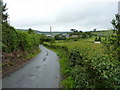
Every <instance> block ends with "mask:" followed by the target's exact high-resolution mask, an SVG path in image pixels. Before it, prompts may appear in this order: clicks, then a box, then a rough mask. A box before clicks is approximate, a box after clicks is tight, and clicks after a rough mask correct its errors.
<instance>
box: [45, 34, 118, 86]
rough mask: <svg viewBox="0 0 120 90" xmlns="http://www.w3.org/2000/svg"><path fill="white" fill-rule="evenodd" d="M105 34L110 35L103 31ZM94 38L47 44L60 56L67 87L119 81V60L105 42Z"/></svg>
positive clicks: (112, 84) (102, 38)
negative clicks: (95, 41) (96, 40)
mask: <svg viewBox="0 0 120 90" xmlns="http://www.w3.org/2000/svg"><path fill="white" fill-rule="evenodd" d="M99 33H100V32H99ZM104 35H107V33H106V34H104ZM95 38H96V36H95V37H90V38H83V39H78V40H77V41H74V40H56V41H55V43H54V44H52V45H51V44H49V43H48V42H45V43H44V44H45V45H46V46H47V47H49V48H51V49H52V50H54V51H56V53H57V55H58V56H59V57H60V58H61V59H60V64H61V73H62V77H63V80H62V82H61V87H64V88H115V87H120V85H119V84H120V83H119V78H120V76H119V72H120V71H119V70H120V67H118V66H119V62H118V61H117V60H116V58H114V57H113V55H112V54H113V53H112V52H111V51H110V49H108V47H106V45H105V43H104V40H105V37H101V40H102V43H94V40H95Z"/></svg>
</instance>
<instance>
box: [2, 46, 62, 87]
mask: <svg viewBox="0 0 120 90" xmlns="http://www.w3.org/2000/svg"><path fill="white" fill-rule="evenodd" d="M39 47H40V49H41V50H42V52H41V53H39V54H38V55H37V56H35V57H34V58H33V59H32V62H30V63H29V64H27V65H25V66H24V67H23V68H21V69H19V70H18V71H16V72H14V73H12V74H11V75H10V76H7V77H5V78H4V79H3V80H2V88H59V83H60V78H61V75H60V65H59V61H58V57H57V55H56V53H55V52H53V51H51V50H49V49H47V48H45V47H44V46H42V45H40V46H39Z"/></svg>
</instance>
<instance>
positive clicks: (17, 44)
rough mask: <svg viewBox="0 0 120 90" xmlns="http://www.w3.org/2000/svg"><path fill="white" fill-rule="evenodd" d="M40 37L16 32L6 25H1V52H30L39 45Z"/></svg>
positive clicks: (34, 34)
mask: <svg viewBox="0 0 120 90" xmlns="http://www.w3.org/2000/svg"><path fill="white" fill-rule="evenodd" d="M40 38H41V37H40V35H38V34H36V33H32V34H29V33H28V32H27V31H18V30H16V29H15V28H14V27H12V26H10V25H9V24H7V23H4V24H3V25H2V51H3V52H7V53H8V52H12V51H14V50H17V49H21V50H23V51H28V52H31V51H32V50H33V49H34V48H36V47H38V46H39V44H40Z"/></svg>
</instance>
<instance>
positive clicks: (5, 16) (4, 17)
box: [0, 0, 8, 23]
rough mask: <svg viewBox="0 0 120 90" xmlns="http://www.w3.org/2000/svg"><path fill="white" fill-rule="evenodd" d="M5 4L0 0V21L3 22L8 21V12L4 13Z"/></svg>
mask: <svg viewBox="0 0 120 90" xmlns="http://www.w3.org/2000/svg"><path fill="white" fill-rule="evenodd" d="M6 6H7V4H6V3H5V4H4V3H3V2H2V1H1V0H0V17H2V20H1V21H2V22H1V23H4V22H8V20H7V19H8V13H6V10H7V8H6Z"/></svg>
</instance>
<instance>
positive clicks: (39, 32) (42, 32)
mask: <svg viewBox="0 0 120 90" xmlns="http://www.w3.org/2000/svg"><path fill="white" fill-rule="evenodd" d="M17 30H20V31H28V29H17ZM34 32H35V33H38V34H46V35H48V34H50V32H44V31H38V30H34ZM61 33H62V34H65V33H69V32H52V34H53V35H54V34H61Z"/></svg>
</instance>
